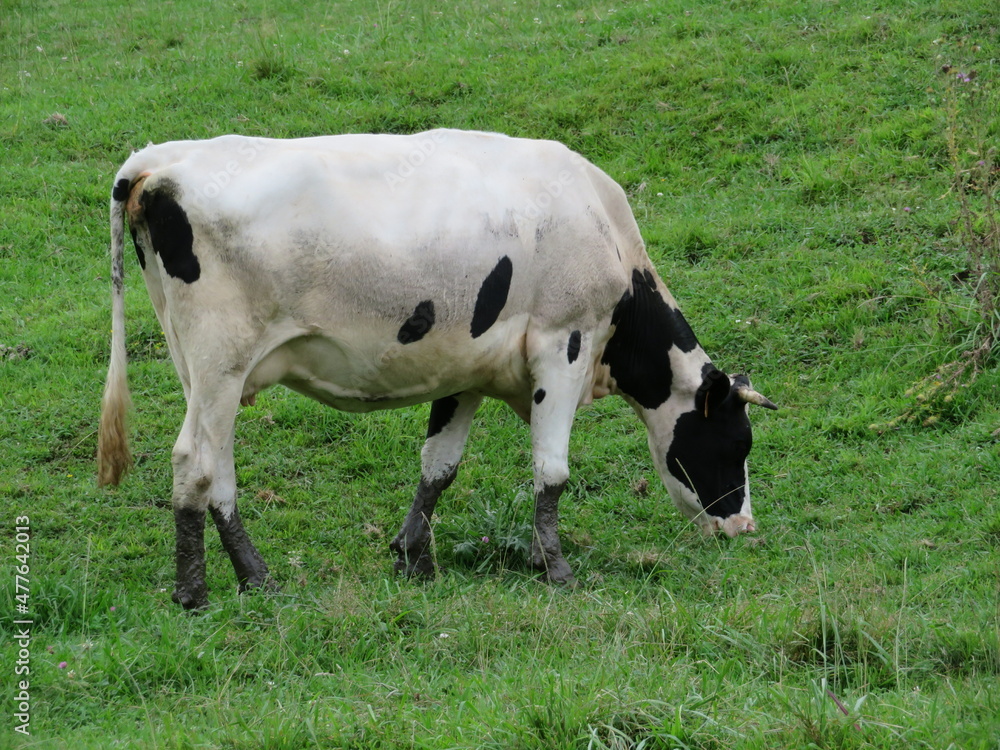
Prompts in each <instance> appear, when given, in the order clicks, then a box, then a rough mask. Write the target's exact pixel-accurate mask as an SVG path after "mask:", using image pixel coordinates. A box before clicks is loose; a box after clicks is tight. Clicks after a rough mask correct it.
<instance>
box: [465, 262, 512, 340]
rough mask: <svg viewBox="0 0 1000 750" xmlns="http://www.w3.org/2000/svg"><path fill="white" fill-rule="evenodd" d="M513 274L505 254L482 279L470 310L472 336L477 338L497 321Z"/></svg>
mask: <svg viewBox="0 0 1000 750" xmlns="http://www.w3.org/2000/svg"><path fill="white" fill-rule="evenodd" d="M513 275H514V264H513V263H511V261H510V258H509V257H507V256H506V255H505V256H503V257H502V258H501V259H500V260H498V261H497V264H496V266H495V267H494V268H493V270H492V271H490V273H489V275H488V276H487V277H486V278H485V279H483V284H482V286H480V287H479V295H478V296H477V297H476V307H475V309H474V310H473V312H472V325H471V326H470V331H471V333H472V338H474V339H475V338H479V337H480V336H482V335H483V334H484V333H486V332H487V331H488V330H489V329H490V328H492V327H493V324H494V323H496V322H497V319H498V318H499V317H500V313H501V312H503V308H504V305H506V304H507V294H508V293H509V292H510V280H511V277H512V276H513Z"/></svg>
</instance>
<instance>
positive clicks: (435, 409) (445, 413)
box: [427, 396, 458, 440]
mask: <svg viewBox="0 0 1000 750" xmlns="http://www.w3.org/2000/svg"><path fill="white" fill-rule="evenodd" d="M457 408H458V399H457V398H455V397H454V396H445V397H444V398H439V399H437V401H434V402H433V403H432V404H431V416H430V419H428V420H427V439H428V440H429V439H431V438H432V437H434V436H435V435H437V434H438V433H439V432H441V430H443V429H444V428H445V427H447V426H448V423H449V422H451V420H452V418H453V417H454V416H455V410H456V409H457Z"/></svg>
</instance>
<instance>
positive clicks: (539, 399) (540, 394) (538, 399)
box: [535, 388, 545, 404]
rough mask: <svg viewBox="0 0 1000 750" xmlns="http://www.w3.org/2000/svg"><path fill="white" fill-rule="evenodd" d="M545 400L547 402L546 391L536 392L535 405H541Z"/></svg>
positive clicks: (542, 389)
mask: <svg viewBox="0 0 1000 750" xmlns="http://www.w3.org/2000/svg"><path fill="white" fill-rule="evenodd" d="M544 400H545V389H544V388H539V389H538V390H537V391H535V403H536V404H540V403H542V401H544Z"/></svg>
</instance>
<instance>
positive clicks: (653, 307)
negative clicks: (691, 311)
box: [601, 268, 698, 409]
mask: <svg viewBox="0 0 1000 750" xmlns="http://www.w3.org/2000/svg"><path fill="white" fill-rule="evenodd" d="M611 324H612V325H613V326H614V327H615V333H614V335H613V336H612V337H611V340H610V341H608V344H607V346H606V347H605V348H604V355H603V356H602V357H601V362H602V363H604V364H606V365H609V366H610V369H611V377H613V378H614V379H615V383H616V384H617V386H618V389H619V390H620V391H621V392H622V393H625V394H626V395H628V396H630V397H632V398H633V399H635V400H636V401H637V402H638V403H639V405H640V406H643V407H645V408H646V409H655V408H656V407H658V406H660V405H661V404H662V403H663V402H664V401H666V400H667V399H668V398H669V397H670V389H671V386H672V385H673V371H672V370H671V367H670V348H671V347H673V346H676V347H677V348H678V349H680V350H681V351H682V352H684V353H689V352H692V351H694V349H695V348H697V346H698V339H697V338H696V337H695V335H694V332H693V331H692V330H691V327H690V326H689V325H688V324H687V321H686V320H685V319H684V316H683V315H681V311H680V310H678V309H677V308H675V307H671V306H670V305H669V304H668V303H667V301H666V300H664V299H663V296H662V295H661V294H660V292H659V291H658V290H657V288H656V279H655V277H654V276H653V274H652V273H651V272H650V271H649V270H648V269H646V270H645V271H644V272H643V271H640V270H639V269H638V268H636V269H633V271H632V289H631V290H630V291H626V292H625V294H624V295H622V298H621V299H620V300H619V301H618V304H617V305H616V306H615V309H614V312H613V313H612V315H611Z"/></svg>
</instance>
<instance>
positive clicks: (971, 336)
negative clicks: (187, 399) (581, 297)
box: [0, 0, 1000, 750]
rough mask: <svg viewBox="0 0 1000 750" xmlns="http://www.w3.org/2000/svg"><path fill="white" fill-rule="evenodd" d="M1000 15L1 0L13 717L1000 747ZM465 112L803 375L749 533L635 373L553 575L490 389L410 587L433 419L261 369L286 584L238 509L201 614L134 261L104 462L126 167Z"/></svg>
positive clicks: (95, 725) (253, 412)
mask: <svg viewBox="0 0 1000 750" xmlns="http://www.w3.org/2000/svg"><path fill="white" fill-rule="evenodd" d="M998 26H1000V17H998V14H997V10H996V7H995V2H994V0H963V2H961V3H959V2H956V1H954V0H942V2H936V3H921V2H913V3H883V4H881V5H877V4H876V5H873V4H871V3H862V2H860V1H859V0H840V2H836V3H830V2H819V1H818V0H803V2H784V1H783V0H746V1H744V2H718V0H711V1H709V0H685V1H684V2H680V1H679V0H648V1H645V0H626V1H625V2H617V1H615V2H609V3H605V4H601V5H595V4H593V3H592V2H587V1H583V2H578V1H576V0H562V2H560V3H541V2H537V0H517V2H514V0H471V2H464V3H457V2H443V3H420V2H415V1H414V0H398V1H394V2H385V1H384V0H381V1H380V0H353V1H351V2H348V0H333V1H332V2H327V3H316V2H311V1H305V2H300V3H294V4H284V5H277V4H274V3H270V2H267V1H266V0H234V2H229V3H210V4H205V3H195V2H193V0H174V1H173V2H171V3H148V2H142V1H139V2H134V3H131V4H127V5H122V4H115V3H110V2H107V0H91V1H90V2H86V3H71V2H68V0H48V1H47V2H41V1H40V0H5V2H4V4H3V7H2V9H0V196H2V198H0V292H2V296H0V414H2V419H0V445H2V447H3V456H4V461H3V463H2V465H0V508H2V509H3V511H4V512H3V514H2V518H0V521H2V523H3V524H4V526H3V532H2V533H0V538H2V539H4V540H6V541H7V542H8V544H7V546H6V547H5V553H6V554H7V555H8V557H7V561H6V562H7V563H9V564H5V565H4V570H5V571H6V572H5V575H4V577H3V580H2V581H0V656H2V659H0V664H2V667H0V669H2V670H3V674H4V676H3V677H2V678H0V685H2V687H3V690H2V692H3V695H4V697H5V702H4V707H5V710H4V711H3V712H2V716H3V718H2V720H0V747H2V748H6V747H37V748H45V749H46V750H48V749H49V748H56V749H58V748H73V750H82V749H84V748H101V749H103V748H109V747H123V748H126V747H128V748H131V747H134V748H162V749H164V750H166V749H173V748H178V749H180V748H219V749H222V748H225V749H226V750H234V749H237V748H247V749H249V748H272V749H279V748H289V749H293V748H294V749H296V750H298V748H427V749H428V750H430V749H433V748H497V749H501V748H502V750H511V749H512V748H581V749H582V748H616V749H621V750H625V749H628V750H638V749H639V748H644V749H645V750H650V749H651V748H671V749H672V748H701V749H706V748H727V749H728V748H768V749H771V748H789V749H792V748H794V749H796V750H798V749H799V748H809V747H812V748H845V749H846V748H885V749H889V748H892V749H893V750H896V749H898V748H904V747H905V748H928V749H934V750H938V749H942V750H944V749H947V748H956V749H957V748H962V749H963V750H964V749H970V750H986V749H987V748H990V749H994V750H995V749H996V748H997V747H1000V743H998V740H997V738H998V737H1000V718H998V717H1000V690H998V689H997V684H998V682H997V681H998V679H1000V597H998V587H1000V509H998V506H997V488H998V486H1000V482H998V479H1000V453H998V444H997V441H998V438H997V434H996V430H997V428H998V427H1000V397H998V386H1000V376H998V374H997V372H996V359H995V348H996V346H995V342H996V339H997V331H998V328H997V312H996V311H997V291H998V287H997V284H998V275H997V270H998V254H997V237H998V234H997V219H996V217H997V156H996V146H997V127H998V124H997V122H998V121H997V118H996V116H995V115H996V112H997V111H1000V107H998V104H1000V102H998V101H997V87H996V81H997V80H998V78H997V77H998V74H1000V70H998V66H997V62H996V61H997V59H998V58H1000V50H998V47H997V39H998V35H997V28H998ZM945 66H947V68H946V67H945ZM972 71H975V73H976V75H975V76H972ZM959 73H961V74H962V77H961V78H959V75H958V74H959ZM966 79H968V80H966ZM438 126H447V127H461V128H479V129H487V130H496V131H503V132H507V133H510V134H512V135H520V136H530V137H537V138H555V139H558V140H560V141H563V142H565V143H566V144H568V145H569V146H571V147H572V148H574V149H576V150H578V151H579V152H580V153H582V154H583V155H584V156H586V157H587V158H589V159H590V160H592V161H594V162H595V163H596V164H598V165H599V166H600V167H602V168H603V169H605V170H606V171H607V172H608V173H609V174H611V175H612V176H613V177H615V178H616V179H617V180H618V181H619V182H620V183H621V184H622V185H623V186H624V188H625V189H626V191H627V192H628V194H629V198H630V201H631V204H632V206H633V209H634V211H635V214H636V217H637V219H638V221H639V224H640V228H641V230H642V232H643V236H644V237H645V239H646V241H647V245H648V249H649V252H650V255H651V257H652V258H653V259H654V262H655V263H656V264H657V266H658V268H659V270H660V271H661V273H662V275H663V277H664V278H665V279H666V280H667V283H668V284H669V286H670V287H671V289H672V291H673V292H674V294H675V296H676V297H677V298H678V300H679V301H680V304H681V306H682V307H683V309H684V311H685V314H686V317H687V318H688V319H689V320H690V321H691V323H692V326H693V327H694V329H695V331H696V332H697V333H698V335H699V338H700V340H701V342H702V344H703V345H704V347H705V348H706V350H707V351H708V352H709V353H710V354H711V355H712V357H713V359H714V360H715V361H716V362H717V363H718V364H719V365H720V366H721V367H724V368H725V369H727V370H728V371H733V372H737V371H745V372H748V373H749V374H750V375H751V376H752V377H753V380H754V384H755V387H757V389H758V390H760V391H761V392H762V393H765V394H766V395H768V396H769V397H770V398H771V399H772V400H774V401H775V402H777V403H778V404H779V405H780V406H781V407H782V408H781V411H779V412H776V413H773V414H771V413H768V414H755V415H754V422H755V442H754V448H753V452H752V454H751V484H752V491H753V498H754V511H755V516H756V518H757V521H758V528H759V532H758V534H756V535H754V536H750V537H745V538H741V539H737V540H726V539H704V538H702V537H701V535H700V534H699V532H698V531H697V529H695V528H694V526H693V525H692V524H690V523H689V522H686V521H684V520H683V519H682V518H681V517H680V515H679V514H678V513H677V512H676V511H674V510H673V508H671V507H670V503H669V501H668V500H667V498H666V496H665V492H664V491H663V489H662V487H661V486H660V485H659V482H658V480H657V479H656V477H655V472H654V471H653V469H652V466H651V464H650V458H649V455H648V451H647V450H646V445H645V435H644V433H643V430H642V427H641V425H639V424H638V422H637V421H636V420H635V418H634V416H633V415H632V414H631V412H630V410H629V409H628V408H627V407H626V406H625V405H624V404H623V403H622V402H620V401H615V400H614V399H604V400H602V401H599V402H598V403H596V404H595V405H594V406H593V407H592V408H590V409H588V410H585V411H583V412H581V413H580V414H579V415H578V417H577V421H576V427H575V430H574V434H573V440H572V445H571V467H572V472H573V474H572V478H571V481H570V485H569V487H568V488H567V491H566V495H565V498H564V502H563V504H562V508H561V511H562V524H561V528H562V532H563V539H564V549H565V551H566V553H567V555H568V559H569V561H570V563H571V564H572V565H573V566H574V569H575V571H576V572H577V576H578V579H579V580H580V583H581V585H580V587H579V588H578V589H577V590H575V591H564V590H561V589H558V588H552V587H549V586H546V585H544V584H541V583H539V582H538V581H536V580H535V579H534V577H533V575H532V574H531V572H530V571H529V570H528V568H527V567H526V563H525V560H524V547H525V544H526V540H527V538H528V537H527V529H528V523H529V521H530V516H531V508H530V493H531V474H530V463H531V460H530V450H529V445H530V443H529V438H528V434H527V430H526V428H525V427H524V426H523V425H521V424H520V423H519V422H518V420H517V419H516V417H514V416H513V415H512V414H510V413H509V412H508V411H507V410H506V409H505V408H504V407H502V406H500V405H497V404H486V405H484V407H483V408H482V410H481V413H480V414H479V416H478V419H477V420H476V424H475V427H474V429H473V432H472V435H471V437H470V441H469V446H468V449H467V452H466V455H465V457H464V461H463V463H462V466H461V468H460V472H459V477H458V479H457V480H456V482H455V484H454V485H453V486H452V488H451V489H450V490H449V492H448V494H447V495H446V496H445V497H444V498H443V499H442V501H441V502H440V503H439V506H438V509H437V512H438V514H439V516H440V517H439V518H436V519H435V520H434V532H435V547H434V549H435V555H436V558H437V561H438V563H439V565H440V567H441V569H442V574H441V575H440V576H439V577H438V578H437V580H435V581H434V582H431V583H427V584H417V583H412V582H408V581H405V580H399V579H397V578H395V577H394V576H393V574H392V556H391V555H390V553H389V552H388V551H387V542H388V540H389V539H391V538H392V536H393V535H394V534H395V532H396V529H397V528H398V526H399V524H400V523H401V522H402V519H403V516H404V514H405V511H406V509H407V508H408V506H409V503H410V499H411V496H412V492H413V489H414V487H415V484H416V480H417V478H418V473H419V451H420V446H421V443H422V437H423V434H424V431H425V426H426V419H427V413H428V411H427V408H426V407H415V408H413V409H409V410H402V411H396V412H383V413H372V414H369V415H364V416H351V415H345V414H341V413H337V412H334V411H332V410H329V409H324V408H323V407H320V406H319V405H317V404H314V403H312V402H309V401H307V400H305V399H303V398H301V397H299V396H297V395H295V394H292V393H290V392H288V391H284V390H281V389H273V390H271V391H268V392H266V393H264V394H262V395H261V396H260V398H259V399H258V401H257V404H256V405H255V406H252V407H247V408H245V409H244V410H243V411H242V412H241V414H240V417H239V420H238V424H237V445H236V463H237V480H238V485H239V502H240V505H241V511H242V515H243V517H244V520H245V522H246V525H247V527H248V530H249V532H250V534H251V535H252V536H253V537H254V538H255V540H256V542H257V545H258V547H259V548H260V550H261V552H262V554H263V555H264V557H265V559H267V560H268V562H269V564H270V566H271V568H272V570H273V572H274V574H275V576H276V577H277V578H278V580H279V581H280V582H281V585H282V590H281V592H280V593H270V594H255V595H246V596H239V595H237V593H236V591H235V582H234V580H233V575H232V572H231V569H230V567H229V564H228V562H227V561H226V559H225V554H224V552H223V550H222V548H221V544H220V543H219V541H218V540H217V539H216V538H215V537H214V535H212V534H210V535H209V536H208V539H207V547H208V558H209V570H208V575H209V585H210V587H211V597H212V605H211V607H210V608H209V609H208V610H207V611H205V612H203V613H201V614H199V615H197V616H191V615H188V614H186V613H184V612H182V611H179V609H178V608H177V607H176V606H175V605H173V604H171V602H170V599H169V592H170V589H171V586H172V584H173V575H174V570H173V567H174V566H173V559H172V555H173V521H172V514H171V512H170V488H171V477H170V468H169V467H170V460H169V457H170V449H171V445H172V442H173V440H174V438H175V437H176V434H177V431H178V429H179V427H180V424H181V420H182V419H183V412H184V403H183V395H182V393H181V389H180V386H179V384H178V381H177V378H176V375H175V374H174V372H173V368H172V364H171V362H170V358H169V356H168V354H167V352H166V351H165V347H164V344H163V337H162V333H161V329H160V327H159V325H158V323H157V322H156V319H155V316H154V315H153V312H152V308H151V306H150V304H149V301H148V299H147V295H146V292H145V289H144V288H143V285H142V283H141V280H140V275H139V272H138V265H137V264H136V263H131V264H128V265H127V269H126V286H127V300H126V309H127V316H128V323H127V327H128V328H127V330H128V342H129V356H130V365H129V374H130V379H131V383H132V386H133V397H134V401H135V410H134V414H133V419H132V427H133V443H134V444H133V448H134V451H135V455H136V460H137V465H136V469H135V471H134V472H133V473H132V474H131V475H130V476H129V477H128V478H127V480H126V482H125V483H124V484H123V485H122V486H121V487H119V488H118V489H115V490H98V489H97V488H96V486H95V481H94V451H95V446H96V432H95V431H96V424H97V415H98V410H99V400H100V393H101V388H102V384H103V379H104V374H105V371H106V364H107V357H108V348H109V327H110V326H109V320H110V305H109V297H110V295H109V271H108V265H109V263H108V254H107V244H108V241H107V237H108V228H107V205H108V198H109V194H110V189H111V181H112V178H113V175H114V174H115V171H116V170H117V168H118V166H119V165H120V164H121V163H122V162H123V161H124V160H125V159H126V158H127V156H128V154H129V153H130V152H131V151H132V150H134V149H137V148H140V147H142V146H143V145H145V144H146V143H147V142H149V141H157V142H158V141H164V140H171V139H181V138H202V137H210V136H214V135H218V134H222V133H228V132H238V133H245V134H251V135H264V136H275V137H292V136H307V135H315V134H319V133H339V132H414V131H418V130H421V129H424V128H429V127H438ZM959 370H960V372H959ZM973 375H974V377H973ZM939 384H943V385H939ZM928 389H936V390H933V392H930V393H927V390H928ZM908 391H909V395H908ZM921 394H923V399H921ZM872 425H877V426H878V427H879V429H875V430H873V429H871V426H872ZM21 516H28V517H29V518H30V529H31V532H30V533H31V547H30V549H31V552H30V561H29V563H30V600H29V603H30V609H29V611H28V613H27V615H28V616H29V617H30V619H32V621H33V625H32V639H31V645H30V669H31V672H30V676H29V678H30V693H31V712H30V713H31V722H30V731H31V735H30V736H24V735H22V734H19V733H17V732H15V731H14V728H15V720H14V718H13V716H12V714H13V712H12V711H11V710H10V709H11V706H12V705H13V699H12V696H14V695H15V694H16V689H15V688H16V681H15V680H16V679H17V678H18V676H17V675H16V674H15V665H16V662H17V659H18V655H19V647H18V644H17V642H16V641H14V640H13V636H14V635H16V632H17V631H16V628H17V627H18V626H16V625H14V624H13V620H14V619H15V618H14V617H13V615H14V613H15V612H16V609H15V605H16V604H19V603H20V602H19V601H18V600H17V599H16V596H17V591H16V589H15V581H14V573H13V570H14V566H15V564H19V563H17V562H16V560H15V558H14V554H15V547H14V539H15V532H14V529H15V519H16V518H17V517H21Z"/></svg>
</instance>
